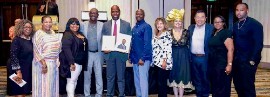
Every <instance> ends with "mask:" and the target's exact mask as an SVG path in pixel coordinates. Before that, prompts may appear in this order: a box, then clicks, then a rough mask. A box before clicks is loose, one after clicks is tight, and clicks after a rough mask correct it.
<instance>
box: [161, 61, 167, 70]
mask: <svg viewBox="0 0 270 97" xmlns="http://www.w3.org/2000/svg"><path fill="white" fill-rule="evenodd" d="M166 66H167V60H166V59H164V60H163V62H162V66H161V67H162V69H164V70H165V69H166Z"/></svg>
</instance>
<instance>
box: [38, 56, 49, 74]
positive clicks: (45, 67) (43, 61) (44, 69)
mask: <svg viewBox="0 0 270 97" xmlns="http://www.w3.org/2000/svg"><path fill="white" fill-rule="evenodd" d="M40 63H41V65H42V66H41V72H42V74H46V73H47V69H48V68H47V64H46V62H45V60H44V59H42V60H40Z"/></svg>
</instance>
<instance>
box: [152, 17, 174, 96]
mask: <svg viewBox="0 0 270 97" xmlns="http://www.w3.org/2000/svg"><path fill="white" fill-rule="evenodd" d="M155 28H156V29H155V34H154V38H153V40H152V46H153V63H152V64H153V65H155V66H157V67H159V68H158V87H159V88H158V89H159V90H158V97H167V79H168V76H169V73H170V70H171V69H172V37H171V35H170V32H169V31H167V23H166V21H165V19H164V18H157V19H156V21H155Z"/></svg>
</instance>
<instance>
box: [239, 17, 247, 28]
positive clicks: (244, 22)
mask: <svg viewBox="0 0 270 97" xmlns="http://www.w3.org/2000/svg"><path fill="white" fill-rule="evenodd" d="M246 20H247V18H245V20H244V22H243V24H242V25H241V26H240V27H239V24H240V21H239V22H238V24H237V28H238V29H241V28H242V27H243V25H244V24H245V23H246Z"/></svg>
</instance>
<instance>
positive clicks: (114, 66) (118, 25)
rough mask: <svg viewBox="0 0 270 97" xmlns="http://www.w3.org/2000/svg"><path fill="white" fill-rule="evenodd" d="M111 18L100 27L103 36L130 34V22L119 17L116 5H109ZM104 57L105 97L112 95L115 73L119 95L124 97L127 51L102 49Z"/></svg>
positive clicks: (111, 96)
mask: <svg viewBox="0 0 270 97" xmlns="http://www.w3.org/2000/svg"><path fill="white" fill-rule="evenodd" d="M111 16H112V20H109V21H108V22H106V23H104V25H103V28H102V34H103V36H115V38H116V39H117V35H120V34H126V35H131V27H130V23H128V22H126V21H124V20H122V19H120V18H119V17H120V8H119V7H118V6H117V5H113V6H112V7H111ZM104 53H105V54H104V59H105V60H106V65H107V68H106V70H107V74H106V78H107V97H113V96H114V87H115V85H114V83H115V79H116V78H115V75H117V84H118V89H119V97H124V96H125V94H124V91H125V69H126V61H127V59H128V54H127V53H122V52H118V51H109V50H106V51H104Z"/></svg>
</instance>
